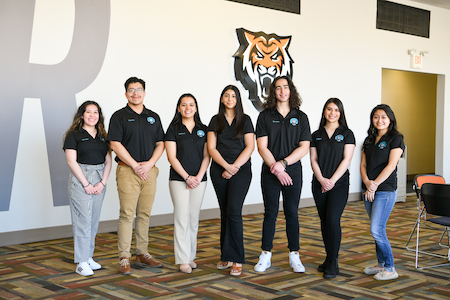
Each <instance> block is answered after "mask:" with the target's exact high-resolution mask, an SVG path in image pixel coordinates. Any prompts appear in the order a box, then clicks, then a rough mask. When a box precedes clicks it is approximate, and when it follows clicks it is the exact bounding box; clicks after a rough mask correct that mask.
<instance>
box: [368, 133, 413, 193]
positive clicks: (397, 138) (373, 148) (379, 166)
mask: <svg viewBox="0 0 450 300" xmlns="http://www.w3.org/2000/svg"><path fill="white" fill-rule="evenodd" d="M366 139H367V138H366ZM396 148H401V149H402V150H403V151H405V143H404V142H403V135H401V134H398V135H394V136H392V137H390V136H387V135H383V136H382V137H381V139H380V140H379V141H378V143H376V144H375V143H371V144H368V145H365V146H364V147H363V151H364V153H365V154H366V164H367V176H368V177H369V179H370V180H375V179H376V178H377V176H378V175H379V174H380V173H381V171H383V169H384V168H385V167H386V166H387V164H388V162H389V154H390V153H391V150H392V149H396ZM362 187H363V190H366V186H365V184H364V183H363V184H362ZM396 189H397V167H396V168H395V170H394V171H393V172H392V174H391V175H389V177H388V178H387V179H386V180H385V181H384V182H383V183H381V184H380V185H379V186H378V189H377V191H395V190H396Z"/></svg>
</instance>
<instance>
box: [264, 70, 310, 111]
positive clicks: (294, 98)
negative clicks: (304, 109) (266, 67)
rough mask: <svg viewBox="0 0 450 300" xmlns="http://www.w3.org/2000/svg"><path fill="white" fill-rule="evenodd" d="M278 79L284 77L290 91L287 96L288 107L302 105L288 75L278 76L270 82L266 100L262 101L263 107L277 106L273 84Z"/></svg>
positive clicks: (296, 107)
mask: <svg viewBox="0 0 450 300" xmlns="http://www.w3.org/2000/svg"><path fill="white" fill-rule="evenodd" d="M280 79H286V80H287V82H288V85H289V91H290V93H291V95H290V97H289V108H290V109H298V108H300V105H302V98H301V97H300V95H299V94H298V92H297V88H296V87H295V85H294V83H293V82H292V79H291V78H290V77H289V76H286V75H285V76H278V77H276V78H275V79H274V80H273V81H272V83H271V84H270V88H269V96H267V98H266V101H265V102H264V103H263V108H273V107H275V106H277V97H276V94H275V87H276V86H275V85H276V83H277V81H278V80H280Z"/></svg>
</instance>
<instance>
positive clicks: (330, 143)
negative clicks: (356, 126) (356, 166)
mask: <svg viewBox="0 0 450 300" xmlns="http://www.w3.org/2000/svg"><path fill="white" fill-rule="evenodd" d="M347 144H352V145H355V135H354V134H353V132H352V131H351V130H350V129H348V128H347V129H346V128H344V127H343V126H339V127H338V128H336V130H335V131H334V133H333V135H332V136H331V138H329V137H328V134H327V131H326V130H325V128H324V127H322V128H320V129H319V130H317V131H315V132H314V133H313V134H312V142H311V147H315V148H316V150H317V161H318V163H319V167H320V171H321V172H322V175H323V177H325V178H331V177H332V176H333V174H334V172H336V170H337V168H338V167H339V165H340V164H341V162H342V160H343V159H344V147H345V145H347ZM349 174H350V173H349V171H348V170H347V171H346V172H345V173H344V175H342V177H341V178H339V180H338V181H337V182H336V184H340V183H348V179H349ZM313 179H315V180H317V179H316V177H315V176H314V174H313Z"/></svg>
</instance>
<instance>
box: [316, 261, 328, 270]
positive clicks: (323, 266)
mask: <svg viewBox="0 0 450 300" xmlns="http://www.w3.org/2000/svg"><path fill="white" fill-rule="evenodd" d="M326 268H327V262H326V261H325V262H324V263H323V264H321V265H320V266H318V267H317V271H319V272H324V271H325V269H326Z"/></svg>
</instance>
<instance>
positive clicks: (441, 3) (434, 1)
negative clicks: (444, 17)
mask: <svg viewBox="0 0 450 300" xmlns="http://www.w3.org/2000/svg"><path fill="white" fill-rule="evenodd" d="M411 1H414V2H420V3H423V4H428V5H433V6H437V7H441V8H445V9H449V10H450V0H411Z"/></svg>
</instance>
